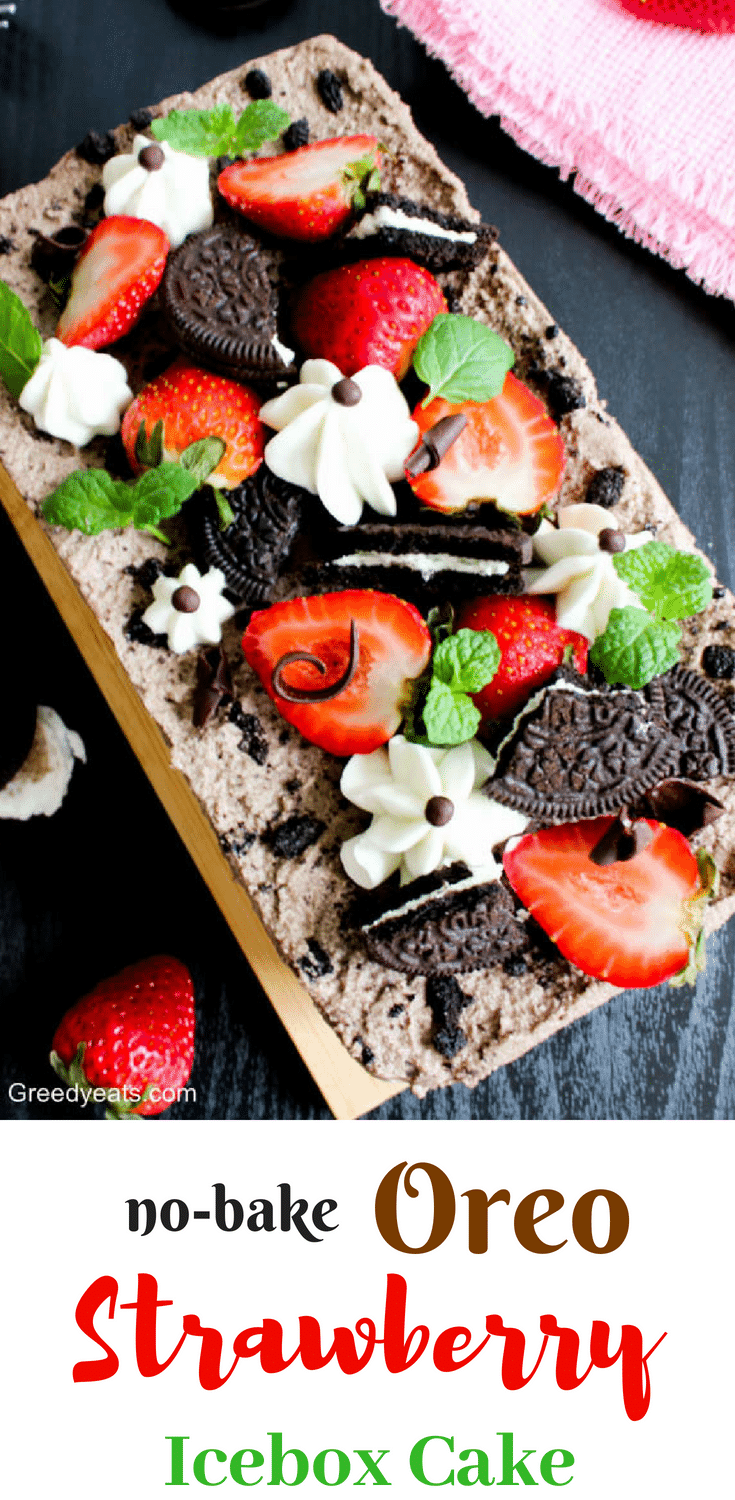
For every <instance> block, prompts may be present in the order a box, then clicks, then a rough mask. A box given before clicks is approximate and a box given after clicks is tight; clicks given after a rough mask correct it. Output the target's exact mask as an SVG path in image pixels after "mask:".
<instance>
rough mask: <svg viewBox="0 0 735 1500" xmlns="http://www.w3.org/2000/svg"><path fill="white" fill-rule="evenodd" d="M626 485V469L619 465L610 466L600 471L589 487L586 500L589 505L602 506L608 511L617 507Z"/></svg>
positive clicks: (594, 475)
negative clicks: (614, 506)
mask: <svg viewBox="0 0 735 1500" xmlns="http://www.w3.org/2000/svg"><path fill="white" fill-rule="evenodd" d="M624 485H625V469H622V468H621V467H620V465H619V464H610V465H609V466H608V468H606V469H598V470H597V473H596V474H593V475H592V478H591V480H590V482H589V484H588V485H587V494H586V495H585V500H586V502H587V504H588V505H602V506H604V507H605V509H606V510H609V509H610V507H611V506H613V505H617V503H618V501H619V499H620V496H621V495H622V493H623V487H624Z"/></svg>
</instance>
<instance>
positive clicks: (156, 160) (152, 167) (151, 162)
mask: <svg viewBox="0 0 735 1500" xmlns="http://www.w3.org/2000/svg"><path fill="white" fill-rule="evenodd" d="M165 160H166V155H165V152H164V151H163V149H162V147H161V146H157V145H155V144H153V143H152V144H151V145H150V146H143V147H142V148H141V150H140V151H139V152H138V161H139V162H140V165H141V167H145V169H146V172H160V170H161V167H162V166H163V163H164V162H165Z"/></svg>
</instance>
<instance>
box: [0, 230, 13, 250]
mask: <svg viewBox="0 0 735 1500" xmlns="http://www.w3.org/2000/svg"><path fill="white" fill-rule="evenodd" d="M14 249H15V245H14V244H13V241H12V240H10V239H8V236H7V234H0V255H12V253H13V251H14Z"/></svg>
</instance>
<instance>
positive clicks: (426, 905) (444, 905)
mask: <svg viewBox="0 0 735 1500" xmlns="http://www.w3.org/2000/svg"><path fill="white" fill-rule="evenodd" d="M356 920H357V925H358V926H359V927H360V930H361V932H362V935H363V938H364V940H365V946H366V948H367V950H368V953H369V954H370V957H371V958H373V959H375V960H376V962H378V963H381V964H385V965H386V966H387V967H388V968H391V969H399V970H400V971H401V973H403V974H461V973H466V972H469V971H470V970H472V969H487V968H489V967H490V966H491V965H492V964H496V963H502V962H503V961H504V960H505V959H507V958H509V957H510V956H511V955H512V954H517V953H520V952H522V951H523V950H524V949H525V948H527V946H528V938H527V936H526V929H525V923H524V921H523V920H521V919H519V917H518V916H517V914H516V906H515V903H514V900H513V896H512V893H511V891H510V890H509V889H508V888H507V886H506V885H505V883H504V882H501V881H499V880H492V881H485V882H484V883H483V884H474V883H473V881H472V877H471V875H470V872H469V871H468V870H467V868H466V867H465V866H463V865H452V866H450V867H449V869H448V870H445V871H442V872H441V875H427V876H424V877H423V878H422V879H421V880H414V881H412V882H411V884H410V886H403V887H400V888H397V889H395V890H388V891H387V892H382V893H381V896H380V898H379V899H378V901H377V902H376V901H375V898H373V901H372V903H371V902H369V901H367V900H366V901H365V902H364V904H363V905H362V907H358V908H357V911H356Z"/></svg>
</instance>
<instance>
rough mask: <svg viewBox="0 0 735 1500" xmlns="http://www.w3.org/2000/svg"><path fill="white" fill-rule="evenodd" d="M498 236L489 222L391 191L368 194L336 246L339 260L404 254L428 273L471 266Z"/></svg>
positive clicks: (467, 268) (478, 260)
mask: <svg viewBox="0 0 735 1500" xmlns="http://www.w3.org/2000/svg"><path fill="white" fill-rule="evenodd" d="M496 237H497V231H496V230H495V229H493V228H492V227H491V225H489V224H477V223H474V222H473V221H472V220H470V219H462V218H460V217H459V216H458V215H457V214H443V213H439V212H438V211H437V210H436V209H435V208H430V207H429V206H428V205H427V204H425V203H414V202H413V200H412V199H411V198H400V197H398V196H397V195H396V194H395V193H370V194H368V197H367V201H366V205H365V212H364V214H363V215H362V217H361V218H360V219H359V220H358V221H357V223H356V224H353V225H352V227H351V228H350V229H349V230H348V231H347V233H346V235H345V236H344V238H343V239H342V240H341V242H340V247H339V248H340V252H341V255H342V259H349V258H350V257H352V256H353V255H354V256H355V257H356V258H358V259H360V260H366V259H370V258H371V257H372V256H375V255H405V256H408V259H409V260H414V261H417V262H418V264H419V265H422V266H426V267H427V268H428V270H430V271H456V270H472V269H473V268H474V267H475V266H476V265H479V263H480V261H481V260H483V259H484V257H485V256H486V255H487V253H488V250H489V249H490V246H491V245H492V244H493V241H494V240H495V239H496Z"/></svg>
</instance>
